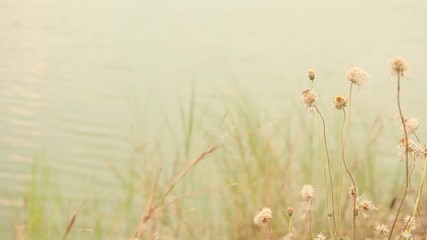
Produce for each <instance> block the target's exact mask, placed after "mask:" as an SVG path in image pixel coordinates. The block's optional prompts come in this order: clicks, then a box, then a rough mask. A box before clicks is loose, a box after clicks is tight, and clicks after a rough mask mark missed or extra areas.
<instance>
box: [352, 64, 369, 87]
mask: <svg viewBox="0 0 427 240" xmlns="http://www.w3.org/2000/svg"><path fill="white" fill-rule="evenodd" d="M347 79H348V80H349V81H350V82H352V83H354V84H356V85H357V86H359V87H365V86H366V85H367V84H368V81H369V75H368V74H367V73H366V72H365V70H363V69H362V68H360V67H357V66H351V67H350V68H349V69H347Z"/></svg>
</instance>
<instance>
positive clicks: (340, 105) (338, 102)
mask: <svg viewBox="0 0 427 240" xmlns="http://www.w3.org/2000/svg"><path fill="white" fill-rule="evenodd" d="M347 102H348V99H347V98H346V97H344V96H339V95H338V96H335V99H334V107H335V109H337V110H342V109H344V108H345V107H346V106H347Z"/></svg>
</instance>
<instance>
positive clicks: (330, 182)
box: [314, 105, 337, 233]
mask: <svg viewBox="0 0 427 240" xmlns="http://www.w3.org/2000/svg"><path fill="white" fill-rule="evenodd" d="M314 108H315V109H316V111H317V113H318V114H319V116H320V118H321V119H322V123H323V141H324V143H325V151H326V159H327V163H328V171H329V184H330V186H331V201H332V220H333V223H334V231H335V233H336V232H337V223H336V220H335V200H334V184H333V181H332V171H331V161H330V157H329V150H328V141H327V140H326V123H325V119H324V118H323V115H322V113H321V112H320V111H319V108H318V107H317V106H316V105H314Z"/></svg>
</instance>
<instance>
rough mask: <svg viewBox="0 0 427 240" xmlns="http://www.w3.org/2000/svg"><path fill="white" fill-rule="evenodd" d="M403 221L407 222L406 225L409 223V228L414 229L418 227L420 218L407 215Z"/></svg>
mask: <svg viewBox="0 0 427 240" xmlns="http://www.w3.org/2000/svg"><path fill="white" fill-rule="evenodd" d="M403 222H404V223H405V225H408V226H407V229H409V230H411V231H413V230H415V228H416V227H417V223H418V219H417V218H415V217H411V216H409V215H406V216H405V217H404V218H403Z"/></svg>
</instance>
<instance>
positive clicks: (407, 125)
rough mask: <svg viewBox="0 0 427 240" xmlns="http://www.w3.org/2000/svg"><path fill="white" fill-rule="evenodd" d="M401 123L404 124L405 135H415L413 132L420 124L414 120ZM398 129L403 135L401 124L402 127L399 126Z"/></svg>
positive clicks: (409, 119)
mask: <svg viewBox="0 0 427 240" xmlns="http://www.w3.org/2000/svg"><path fill="white" fill-rule="evenodd" d="M403 122H404V124H405V128H406V133H407V134H412V133H415V131H416V130H417V129H418V127H419V126H420V122H419V121H418V119H416V118H407V119H405V120H404V121H403ZM400 129H401V130H402V133H405V132H404V130H403V124H402V126H400Z"/></svg>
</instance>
